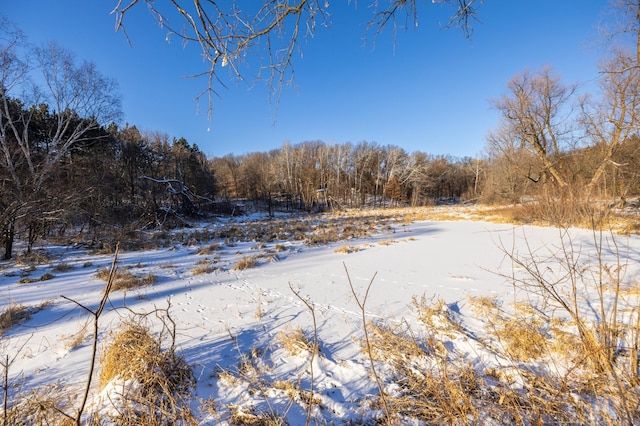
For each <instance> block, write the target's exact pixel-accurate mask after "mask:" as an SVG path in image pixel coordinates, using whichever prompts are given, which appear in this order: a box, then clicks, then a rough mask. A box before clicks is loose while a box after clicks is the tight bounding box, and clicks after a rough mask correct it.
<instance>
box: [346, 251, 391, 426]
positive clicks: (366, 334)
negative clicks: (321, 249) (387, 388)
mask: <svg viewBox="0 0 640 426" xmlns="http://www.w3.org/2000/svg"><path fill="white" fill-rule="evenodd" d="M343 265H344V270H345V272H346V273H347V281H348V282H349V288H350V289H351V293H352V294H353V297H354V298H355V299H356V303H357V304H358V307H359V308H360V313H361V314H362V329H363V331H364V340H365V343H366V345H367V355H368V358H369V364H370V365H371V372H372V373H373V378H374V379H375V381H376V385H377V386H378V392H380V399H381V400H382V405H383V407H384V411H385V415H386V416H387V424H388V425H390V424H392V422H391V416H390V414H389V406H388V405H387V398H386V396H385V393H384V389H383V387H382V383H381V382H380V377H379V376H378V373H377V372H376V367H375V365H374V363H373V353H372V351H371V342H370V341H369V332H368V329H367V318H366V311H365V305H366V304H367V298H368V297H369V290H371V285H372V284H373V280H375V279H376V276H377V275H378V273H377V272H376V273H374V274H373V277H371V281H369V285H367V290H366V291H365V293H364V298H363V299H362V300H360V298H359V297H358V295H357V294H356V290H355V288H354V287H353V282H351V277H350V276H349V269H347V265H346V263H344V262H343Z"/></svg>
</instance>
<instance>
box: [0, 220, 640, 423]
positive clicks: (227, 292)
mask: <svg viewBox="0 0 640 426" xmlns="http://www.w3.org/2000/svg"><path fill="white" fill-rule="evenodd" d="M245 220H246V218H245ZM318 220H319V221H320V222H321V219H318ZM370 220H372V221H374V222H375V223H374V224H373V228H375V232H367V235H365V236H356V237H350V238H349V239H347V240H342V241H334V242H329V243H327V244H309V239H308V238H307V239H306V240H305V239H302V238H300V239H296V238H288V239H285V238H284V237H279V238H278V236H272V237H271V238H268V239H266V240H260V239H258V238H253V237H248V238H247V237H246V235H245V237H243V234H244V233H247V232H250V231H247V230H246V229H245V228H244V226H246V225H247V224H246V223H244V224H243V223H235V222H233V223H231V222H228V221H222V220H220V221H216V222H212V223H207V224H202V225H201V226H199V227H197V228H192V229H189V230H181V231H180V233H181V234H180V237H179V238H178V237H176V240H175V241H174V242H172V243H170V244H166V245H165V246H164V247H160V248H153V249H144V250H136V251H128V250H122V251H121V252H120V253H119V255H118V262H117V267H118V271H126V272H128V273H130V275H132V276H135V277H141V278H142V279H144V278H145V277H150V278H148V280H147V282H146V283H147V285H143V286H141V287H137V288H131V289H126V290H114V291H112V292H111V294H110V296H109V300H108V303H107V304H106V306H105V310H104V312H103V314H102V315H101V317H100V318H99V326H100V328H99V331H100V334H99V342H98V355H97V357H96V360H97V366H96V372H95V373H94V374H95V377H96V378H95V379H94V380H93V385H92V388H91V393H90V395H89V400H88V404H87V408H86V410H85V413H88V414H87V416H89V415H90V414H91V413H95V412H101V413H103V414H104V413H107V414H108V413H110V412H111V413H112V412H113V411H114V410H117V409H118V406H117V404H118V403H117V401H115V400H116V398H115V397H114V396H113V392H115V391H114V390H113V389H117V388H118V385H117V384H113V383H112V384H110V385H107V386H104V385H105V384H100V380H98V378H97V376H98V374H99V370H100V360H101V358H102V357H103V356H102V354H103V353H104V351H105V349H106V348H107V347H108V345H109V344H110V341H111V340H112V339H113V336H114V334H115V333H117V332H118V330H119V329H120V327H121V323H122V322H123V321H128V320H130V319H132V318H138V320H137V321H141V320H140V319H139V318H141V316H144V314H146V313H150V312H154V309H155V310H157V309H160V310H164V309H167V308H168V312H169V317H170V318H171V320H172V321H174V322H175V324H176V336H175V345H176V351H177V353H178V354H179V355H182V356H183V357H184V360H185V361H186V362H187V363H188V364H189V365H191V367H192V371H193V377H194V379H195V386H194V394H193V395H191V397H190V398H191V406H192V408H193V411H194V413H196V416H197V421H198V422H199V423H200V424H267V423H266V422H264V423H259V422H258V421H257V420H256V421H255V422H253V423H252V421H251V419H258V418H261V419H264V418H279V419H281V421H283V419H286V422H288V424H292V425H298V424H305V423H306V422H307V421H309V422H310V423H313V424H374V423H375V422H377V421H382V420H381V419H383V418H384V410H383V407H381V405H380V401H379V400H378V399H377V395H378V394H379V388H378V385H377V382H376V380H374V379H375V376H374V374H373V372H372V369H371V364H370V357H369V355H370V354H371V352H372V351H373V352H375V348H373V349H372V348H369V349H370V350H369V351H367V350H363V347H364V348H365V349H366V346H364V343H363V335H364V332H363V329H364V327H363V321H362V311H361V309H360V308H359V305H358V303H359V302H363V300H364V296H365V293H366V292H367V288H369V285H370V288H369V292H368V298H367V300H366V305H365V306H364V311H365V318H366V320H370V321H372V323H370V324H376V323H380V324H386V325H387V326H388V327H391V328H392V329H393V327H397V329H398V330H403V331H404V332H405V333H409V334H410V335H413V336H415V339H416V341H421V339H425V338H427V337H429V336H431V337H436V338H437V339H438V340H439V342H440V344H441V347H443V353H446V354H447V355H446V357H447V358H448V359H450V361H451V362H452V364H455V363H458V362H464V363H466V364H468V365H470V366H472V368H476V369H478V370H479V371H480V370H482V371H487V370H490V369H491V368H494V367H495V368H499V367H504V365H507V364H510V363H513V360H505V359H504V357H501V356H499V355H496V351H491V350H490V348H491V347H492V346H491V345H488V344H487V343H486V342H485V340H490V338H489V337H488V336H487V337H486V338H485V333H486V321H485V320H486V318H483V315H482V314H479V310H478V309H477V305H478V303H476V302H477V301H478V300H488V299H491V300H494V301H497V302H496V303H497V304H496V306H500V307H501V308H500V309H501V310H503V311H508V310H511V309H512V307H513V302H514V301H515V300H518V299H519V298H522V297H524V296H523V294H522V292H516V288H515V287H514V281H513V279H509V277H512V276H517V275H518V274H521V273H522V272H523V270H522V266H518V265H514V262H513V260H512V259H511V257H510V256H509V254H512V255H516V256H517V257H524V258H527V257H528V256H529V255H530V254H531V253H533V254H534V255H535V256H541V257H540V259H543V258H547V257H549V256H551V255H552V254H557V253H558V251H559V250H560V249H561V248H562V247H563V244H562V241H563V240H561V235H562V233H561V231H559V230H558V229H554V228H545V227H533V226H514V225H509V224H495V223H489V222H481V221H465V220H460V221H415V222H411V221H407V220H401V219H399V218H397V219H396V218H386V219H380V220H379V221H376V220H377V219H370ZM267 222H268V221H265V222H258V223H257V225H254V227H253V228H252V229H253V231H251V232H254V231H255V229H256V227H257V228H258V229H259V228H260V226H262V225H261V223H267ZM291 223H293V222H291ZM286 226H292V225H291V224H287V225H286ZM345 226H347V225H345ZM349 226H353V224H352V223H350V224H349ZM369 226H371V225H369ZM320 227H322V223H320ZM222 228H225V229H229V228H232V229H233V235H231V234H229V235H227V234H224V235H226V236H225V238H218V239H212V238H210V236H212V235H221V234H220V233H219V231H220V229H222ZM216 232H218V233H216ZM190 234H192V235H194V236H193V237H190V236H189V235H190ZM354 235H357V234H354ZM569 237H570V238H571V246H572V247H573V253H574V255H575V257H576V259H579V260H576V261H577V262H585V261H588V260H591V259H593V258H594V255H595V254H596V253H597V251H596V250H595V249H594V233H593V232H591V231H586V230H577V229H572V230H570V231H569V234H566V235H564V241H565V248H566V241H567V239H568V238H569ZM603 238H604V240H603V241H604V243H603V244H602V246H603V247H604V249H603V250H602V252H603V253H602V255H603V259H604V261H605V262H606V263H608V264H617V263H618V261H619V260H621V261H622V263H623V265H622V266H624V268H623V273H624V276H623V278H622V285H623V286H637V285H638V284H637V281H636V279H637V277H638V269H639V265H640V237H638V236H630V237H629V236H619V237H616V238H615V242H616V243H617V245H618V249H617V254H616V252H615V251H613V250H611V247H612V246H611V242H612V240H611V238H612V236H611V235H608V234H605V235H604V236H603ZM37 253H38V255H39V257H40V260H39V261H35V260H31V261H26V260H24V259H23V260H18V261H10V262H3V263H0V293H1V297H0V312H4V311H6V310H7V309H9V307H11V306H23V307H26V308H31V309H32V312H33V315H31V316H30V317H29V318H28V319H27V320H25V321H23V322H20V323H17V324H15V325H14V326H12V327H10V328H8V329H6V330H5V331H4V335H3V336H2V340H1V343H0V354H2V360H3V363H4V364H5V366H6V364H8V367H9V374H8V379H9V382H8V384H9V389H8V394H9V395H8V399H9V401H10V403H11V404H19V403H20V401H26V400H27V399H28V398H29V395H33V394H30V392H32V391H33V390H34V389H47V391H46V392H50V393H52V394H54V393H55V392H61V391H63V393H64V394H66V395H70V396H71V398H70V400H71V402H70V403H68V405H67V406H66V407H67V409H69V410H72V409H77V407H78V404H79V403H80V400H81V395H82V392H83V389H84V387H85V383H86V381H87V373H88V371H89V364H90V359H91V353H92V339H91V332H92V327H93V326H92V322H91V318H92V317H91V314H90V313H89V312H88V311H87V309H89V310H95V309H96V308H97V306H98V303H99V301H100V299H101V296H102V292H103V290H104V287H105V280H104V279H102V278H100V276H101V274H100V273H99V271H100V270H104V269H105V268H107V269H108V268H109V267H110V265H111V262H112V261H113V255H111V254H106V253H105V254H96V253H95V252H91V251H89V250H87V249H82V248H79V247H72V246H71V247H67V246H55V245H51V244H47V243H42V244H40V245H39V246H38V247H37ZM242 259H244V260H247V259H249V260H251V263H253V264H251V265H249V266H250V267H247V268H246V269H242V268H241V267H239V266H237V265H238V261H240V260H242ZM540 262H543V261H542V260H541V261H540ZM543 268H546V266H545V265H543ZM547 269H548V270H549V271H550V273H552V272H553V271H552V270H553V269H554V267H552V266H549V267H548V268H547ZM102 276H104V273H103V274H102ZM350 284H351V285H350ZM352 290H353V291H352ZM354 292H355V295H356V296H358V300H357V299H356V297H355V296H354ZM629 294H632V293H629ZM637 298H638V295H637V294H635V295H634V296H633V297H630V298H627V299H625V303H627V304H628V305H630V306H633V305H634V304H635V306H637V305H638V299H637ZM474 300H475V301H476V302H473V301H474ZM606 300H609V299H607V298H605V301H606ZM43 302H44V303H43ZM81 306H82V307H81ZM420 306H421V307H422V308H420ZM427 306H438V307H439V308H438V309H442V311H443V312H444V313H445V314H446V315H445V317H446V318H448V319H449V320H451V321H452V323H455V324H457V325H458V326H459V328H456V329H455V330H457V331H456V332H450V333H448V332H446V330H445V329H444V328H442V329H439V328H438V324H433V323H431V324H430V327H426V326H425V319H424V317H421V316H420V312H419V311H420V310H421V309H422V310H423V313H424V311H425V310H426V307H427ZM83 307H84V308H87V309H84V308H83ZM36 308H37V309H36ZM607 309H608V308H607ZM619 309H620V310H621V311H623V310H624V309H627V307H626V306H622V304H621V306H620V307H619ZM630 312H631V311H630ZM156 314H158V312H157V311H155V312H154V314H153V315H150V316H147V317H146V319H145V320H144V321H143V322H144V323H145V324H147V325H148V326H149V327H151V328H153V329H155V330H156V331H159V330H161V325H162V324H163V322H162V320H160V319H158V316H159V314H158V315H156ZM312 314H314V315H315V320H316V327H315V329H314V325H313V324H314V315H312ZM166 322H167V321H166V318H165V323H166ZM427 322H429V321H427ZM314 330H315V332H316V336H317V343H318V346H319V350H318V351H317V353H315V352H313V351H312V350H311V348H312V346H311V343H312V342H313V338H314ZM434 330H435V331H434ZM438 330H440V331H443V332H442V333H438ZM452 330H453V329H452ZM299 331H302V335H303V336H306V339H307V340H306V343H304V341H303V342H302V343H300V344H298V345H297V349H298V350H292V348H291V344H289V345H287V339H286V337H287V336H295V335H296V333H298V332H299ZM370 331H371V332H372V333H373V330H370ZM372 336H373V334H372ZM372 338H373V337H372ZM303 340H304V339H303ZM497 344H498V343H496V345H497ZM496 345H493V347H494V348H495V347H496ZM293 347H294V349H295V347H296V344H294V345H293ZM439 347H440V346H439ZM402 350H403V349H402V348H401V347H399V348H398V351H399V352H401V351H402ZM374 358H375V365H376V367H377V368H376V370H377V371H375V373H376V374H377V375H378V376H379V377H380V379H381V381H382V387H383V388H384V390H385V393H387V394H388V395H389V398H392V397H393V396H394V395H396V394H398V393H399V392H400V390H399V389H398V387H399V385H398V384H397V383H395V382H394V381H393V379H392V378H393V376H394V373H393V371H392V369H391V367H389V365H386V364H385V360H384V359H379V358H376V357H374ZM407 362H410V361H407ZM536 362H537V363H540V364H544V360H538V361H534V364H535V363H536ZM536 365H538V364H536ZM512 382H517V380H513V381H512ZM512 385H513V386H514V387H517V386H518V384H517V383H512ZM103 387H104V389H103ZM110 389H111V392H112V394H111V395H109V390H110ZM305 392H306V393H305ZM105 395H106V396H105ZM304 395H307V396H309V395H311V397H312V398H314V399H313V401H314V402H313V404H311V405H308V404H306V403H305V401H307V400H305V396H304ZM16 396H18V397H16ZM109 401H111V402H109ZM500 402H502V401H500ZM114 406H115V407H114ZM202 406H208V407H209V410H205V411H204V412H200V411H199V410H198V407H202ZM74 407H75V408H74ZM308 416H309V419H310V420H308V419H307V417H308ZM399 418H400V419H401V420H400V422H401V423H406V424H422V423H420V420H418V419H416V418H414V417H412V416H411V415H410V414H406V413H405V414H404V415H402V416H401V417H399ZM276 423H277V422H276ZM276 423H273V424H276ZM496 423H499V421H496Z"/></svg>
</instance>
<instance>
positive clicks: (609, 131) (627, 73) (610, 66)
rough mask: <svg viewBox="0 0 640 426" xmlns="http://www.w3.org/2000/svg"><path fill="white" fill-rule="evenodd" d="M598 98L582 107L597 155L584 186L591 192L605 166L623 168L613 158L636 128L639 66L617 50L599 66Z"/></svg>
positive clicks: (639, 108)
mask: <svg viewBox="0 0 640 426" xmlns="http://www.w3.org/2000/svg"><path fill="white" fill-rule="evenodd" d="M602 69H603V71H604V72H603V76H602V79H601V81H600V87H601V90H602V94H601V96H600V99H599V100H598V101H596V102H594V103H593V104H591V105H590V104H589V102H588V99H585V100H584V101H583V102H582V104H581V106H582V112H583V114H582V122H583V125H584V128H585V130H586V132H587V136H588V137H589V139H590V140H591V141H592V144H593V146H595V147H597V148H599V151H601V152H600V158H599V163H598V164H597V167H596V168H595V170H594V172H593V175H592V177H591V180H590V181H589V184H588V185H587V187H588V189H589V191H590V192H591V191H592V190H593V188H594V186H595V185H596V184H597V183H598V182H599V181H600V179H601V177H602V175H603V173H604V171H605V169H606V168H607V167H608V166H613V167H623V166H624V164H620V163H616V162H615V161H613V157H614V155H615V153H616V152H617V150H618V149H619V148H620V146H621V145H622V144H623V143H624V142H625V141H627V140H629V139H630V138H631V137H632V136H633V135H635V134H637V133H638V131H640V68H639V67H638V66H637V63H635V61H634V60H633V58H632V57H629V56H626V55H624V54H623V53H621V52H618V53H617V54H616V55H615V56H614V57H612V58H611V59H609V60H606V61H605V62H604V63H603V66H602Z"/></svg>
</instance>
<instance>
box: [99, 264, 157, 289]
mask: <svg viewBox="0 0 640 426" xmlns="http://www.w3.org/2000/svg"><path fill="white" fill-rule="evenodd" d="M96 277H97V278H98V279H101V280H103V281H108V280H109V269H108V268H101V269H98V271H97V272H96ZM157 280H158V278H157V277H156V276H155V275H154V274H153V273H151V272H149V273H148V274H147V275H142V276H140V275H134V274H133V273H131V272H129V271H120V270H116V271H115V273H114V276H113V284H112V286H111V291H116V290H129V289H132V288H138V287H146V286H149V285H153V284H155V283H156V281H157Z"/></svg>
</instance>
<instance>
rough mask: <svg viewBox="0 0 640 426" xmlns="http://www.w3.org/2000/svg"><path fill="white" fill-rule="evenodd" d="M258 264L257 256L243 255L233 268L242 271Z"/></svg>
mask: <svg viewBox="0 0 640 426" xmlns="http://www.w3.org/2000/svg"><path fill="white" fill-rule="evenodd" d="M257 265H258V261H257V259H256V257H255V256H243V257H242V258H241V259H240V260H238V262H236V264H235V265H234V266H233V268H232V269H233V270H235V271H242V270H245V269H250V268H254V267H256V266H257Z"/></svg>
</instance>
